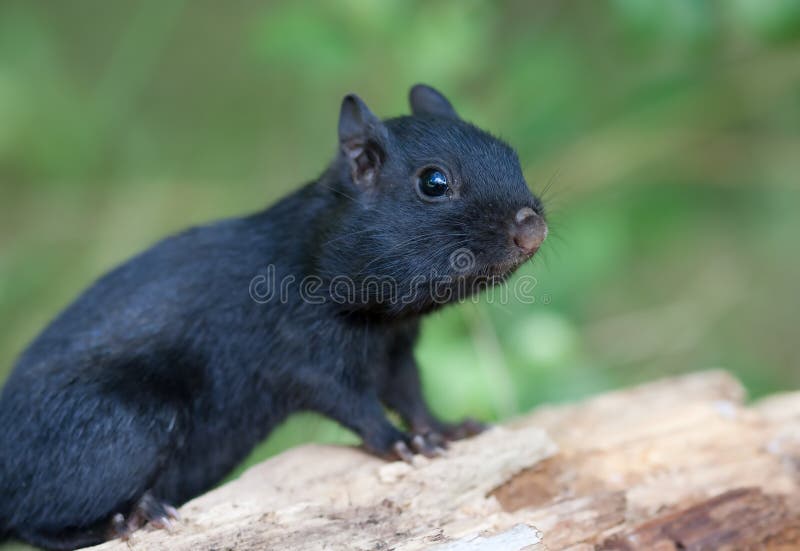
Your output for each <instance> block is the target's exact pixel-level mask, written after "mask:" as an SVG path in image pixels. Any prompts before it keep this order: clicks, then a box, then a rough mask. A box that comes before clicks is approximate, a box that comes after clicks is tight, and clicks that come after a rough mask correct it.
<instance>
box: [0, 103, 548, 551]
mask: <svg viewBox="0 0 800 551" xmlns="http://www.w3.org/2000/svg"><path fill="white" fill-rule="evenodd" d="M415 90H416V91H412V95H411V100H412V107H413V110H414V113H415V115H414V116H410V117H400V118H395V119H390V120H387V121H384V122H381V121H380V120H378V119H377V118H375V117H374V115H372V114H371V113H370V112H369V110H368V109H367V108H366V106H365V105H364V104H363V102H361V101H360V100H359V99H358V98H357V97H355V96H348V98H346V99H345V102H344V103H343V109H342V122H340V143H341V152H340V154H339V155H338V156H337V158H336V159H335V160H334V161H333V163H332V164H331V166H330V167H329V168H328V169H327V170H326V171H325V172H324V173H323V174H322V176H321V177H320V178H319V180H317V181H316V182H312V183H310V184H308V185H306V186H304V187H303V188H301V189H300V190H298V191H297V192H295V193H293V194H292V195H290V196H288V197H286V198H285V199H283V200H282V201H280V202H279V203H277V204H276V205H274V206H272V207H271V208H269V209H267V210H265V211H263V212H259V213H257V214H255V215H251V216H247V217H243V218H236V219H230V220H224V221H220V222H216V223H212V224H209V225H206V226H202V227H197V228H192V229H189V230H187V231H184V232H182V233H180V234H178V235H175V236H172V237H168V238H167V239H165V240H163V241H161V242H160V243H158V244H157V245H155V246H154V247H152V248H150V249H149V250H147V251H145V252H143V253H141V254H139V255H138V256H136V257H134V258H132V259H131V260H129V261H128V262H126V263H125V264H123V265H121V266H120V267H118V268H116V269H114V270H113V271H111V272H110V273H108V274H106V275H105V276H103V277H102V278H100V279H99V280H98V281H97V282H95V283H94V284H93V285H92V286H91V287H89V289H88V290H86V291H85V292H84V293H83V294H82V295H81V296H80V297H78V299H77V300H76V301H75V302H73V303H72V304H71V305H70V306H69V307H68V308H67V309H66V310H64V311H63V312H62V313H61V314H60V315H59V316H58V317H57V318H56V319H55V320H54V321H53V322H52V323H51V324H50V326H49V327H47V328H46V329H45V330H44V331H43V332H42V334H41V335H39V336H38V338H36V339H35V340H34V341H33V343H32V344H31V345H30V346H29V347H28V349H27V350H26V351H25V352H24V353H23V354H22V355H21V357H20V358H19V360H18V362H17V364H16V366H15V368H14V370H13V372H12V373H11V375H10V377H9V378H8V381H7V382H6V384H5V387H4V388H3V392H2V396H1V397H0V477H2V478H1V479H0V482H2V492H1V493H2V496H1V497H0V533H3V532H7V533H8V534H10V535H13V536H16V537H19V538H21V539H24V540H26V541H28V542H30V543H32V544H34V545H39V546H42V547H46V548H51V549H73V548H75V547H79V546H84V545H89V544H94V543H99V542H101V541H103V540H104V539H107V538H108V537H112V536H113V535H114V534H113V533H110V532H109V530H108V527H109V522H110V519H111V517H112V516H113V515H115V514H116V513H122V514H124V515H129V514H131V511H132V510H133V508H134V507H135V506H136V503H137V502H138V500H139V499H140V498H142V496H143V495H144V494H145V492H151V493H152V495H153V496H156V497H157V498H158V499H160V500H163V501H164V502H167V503H172V504H175V505H179V504H181V503H184V502H185V501H187V500H188V499H190V498H192V497H194V496H197V495H198V494H200V493H202V492H204V491H206V490H208V489H209V488H211V487H212V486H213V485H214V484H216V483H218V482H219V481H220V479H222V478H223V477H224V476H225V475H226V474H227V473H229V472H230V471H231V469H232V468H233V467H235V466H236V464H237V463H239V462H240V461H241V460H242V459H243V458H244V457H245V456H246V455H247V453H248V452H249V451H250V450H251V449H252V448H253V446H254V445H256V444H257V443H258V442H260V441H261V440H263V439H264V438H265V437H266V436H267V434H269V432H270V430H271V429H272V428H273V427H275V425H276V424H278V423H280V422H281V421H282V420H283V419H285V418H286V416H287V415H289V414H290V413H292V412H294V411H298V410H312V411H317V412H320V413H322V414H324V415H327V416H329V417H331V418H333V419H335V420H337V421H338V422H340V423H342V424H343V425H344V426H346V427H348V428H350V429H352V430H353V431H355V432H356V433H357V434H359V435H360V436H361V438H362V439H363V442H364V445H365V446H366V448H367V449H369V450H370V451H372V452H374V453H376V454H379V455H381V456H386V457H392V456H394V455H396V454H397V453H398V452H397V449H398V448H397V443H398V442H401V443H405V444H407V445H411V444H410V440H411V437H410V434H409V433H405V432H402V431H401V430H400V429H398V428H396V427H395V426H393V425H392V424H391V423H390V422H389V421H388V420H387V418H386V416H385V413H384V410H383V407H384V406H387V407H390V408H392V409H394V410H396V411H397V412H398V414H399V415H400V416H401V417H402V418H403V419H404V421H405V422H406V423H407V424H408V425H409V427H410V428H411V429H412V431H417V432H424V431H433V432H441V433H445V434H450V435H453V436H457V435H459V433H458V431H457V430H455V429H456V428H457V427H454V426H448V425H446V424H444V423H441V422H440V421H438V420H437V419H435V418H434V417H433V416H432V415H431V414H430V412H429V411H428V408H427V406H426V405H425V403H424V401H423V398H422V393H421V389H420V385H419V379H418V375H417V367H416V364H415V362H414V359H413V355H412V348H413V345H414V341H415V339H416V335H417V331H418V318H419V315H420V314H421V313H424V312H427V311H430V310H432V309H434V308H436V307H437V306H439V305H440V304H441V303H442V302H449V301H453V300H457V299H458V298H459V297H462V296H465V295H466V294H468V293H469V292H472V289H469V288H461V287H460V285H461V284H465V283H473V282H475V281H477V279H478V278H479V277H480V276H486V275H489V276H498V277H501V278H502V277H505V276H507V275H508V274H509V273H510V272H511V271H513V269H514V268H516V266H518V265H519V263H521V262H522V261H524V260H525V259H526V258H527V256H526V255H522V254H520V253H519V251H518V250H516V249H514V246H513V243H511V242H510V240H509V233H508V232H509V229H508V228H509V225H510V224H512V223H513V220H514V214H515V213H516V212H517V211H518V209H520V208H521V207H525V206H528V207H531V208H533V209H534V210H535V211H537V212H538V213H539V214H542V212H541V205H540V203H539V201H538V200H537V199H536V198H534V197H533V196H532V195H531V193H530V192H529V191H528V188H527V186H526V184H525V181H524V179H523V176H522V173H521V170H520V167H519V162H518V160H517V157H516V154H515V153H514V151H513V150H512V149H511V148H510V147H508V146H507V145H505V144H504V143H502V142H500V141H499V140H497V139H495V138H493V137H492V136H490V135H488V134H487V133H485V132H483V131H481V130H479V129H477V128H475V127H474V126H472V125H470V124H468V123H466V122H463V121H461V120H459V119H458V118H457V117H456V116H455V112H454V111H452V107H451V106H450V104H449V102H447V100H445V99H444V98H443V97H442V96H441V95H440V94H438V92H435V91H434V90H433V89H431V88H427V87H416V88H415ZM437 96H438V97H437ZM415 98H416V99H415ZM440 100H443V101H444V103H442V101H440ZM429 165H435V166H437V167H441V168H443V169H444V170H446V172H447V173H448V175H449V179H450V181H451V184H452V186H453V195H452V197H449V198H447V199H446V200H443V201H439V202H426V201H425V200H423V198H421V197H420V195H419V193H418V192H417V190H416V185H417V183H416V176H417V174H418V172H419V170H420V169H421V168H423V167H425V166H429ZM459 249H468V250H469V251H470V254H472V255H474V260H475V262H474V265H470V266H469V267H468V270H467V271H466V272H465V271H463V270H455V271H454V269H453V266H452V260H451V255H452V254H453V253H454V251H457V250H459ZM270 270H272V276H270V274H269V271H270ZM431 275H433V276H434V278H435V279H437V281H439V282H441V281H444V283H443V284H442V285H443V287H445V288H447V289H450V290H454V292H453V293H452V295H450V296H448V297H447V298H446V299H445V300H434V299H433V298H432V296H431V293H430V292H429V291H430V289H429V286H428V283H429V281H430V279H431ZM267 276H270V277H272V281H279V280H281V279H282V278H285V277H286V276H293V277H294V278H295V280H294V281H295V283H294V284H292V285H290V286H289V287H288V290H287V291H286V293H285V296H284V297H272V300H269V301H265V300H260V298H263V297H260V295H259V296H258V297H257V299H254V297H253V292H252V291H253V288H254V287H253V284H254V281H256V282H258V281H262V283H263V282H264V281H267V280H268V277H267ZM305 276H315V277H318V278H319V279H318V282H319V287H318V290H317V292H316V296H318V297H322V300H315V301H309V300H304V299H303V298H302V297H301V295H300V284H299V282H300V280H301V279H302V278H303V277H305ZM337 276H348V277H349V278H352V280H353V281H354V288H355V289H358V288H359V285H365V284H367V283H368V281H369V280H370V278H384V280H385V279H386V278H391V281H392V282H393V284H394V285H395V287H394V290H393V291H392V292H396V293H397V294H400V293H401V292H410V295H409V296H410V297H411V298H410V299H409V300H407V301H405V302H404V303H399V302H398V301H396V300H386V298H387V297H386V296H385V295H382V294H381V293H379V292H377V291H374V292H370V293H366V294H365V295H364V296H361V294H358V296H354V297H351V299H352V300H348V301H346V302H345V303H343V302H342V301H340V300H333V299H332V295H331V292H330V289H331V287H330V283H331V282H332V281H334V280H335V278H336V277H337ZM420 276H424V277H423V278H420ZM259 277H261V278H262V279H261V280H259ZM254 278H255V279H254ZM448 278H449V279H448ZM422 280H427V281H422ZM284 281H285V280H284ZM259 297H260V298H259ZM281 298H283V299H285V300H281ZM395 298H396V297H395ZM448 431H450V432H448Z"/></svg>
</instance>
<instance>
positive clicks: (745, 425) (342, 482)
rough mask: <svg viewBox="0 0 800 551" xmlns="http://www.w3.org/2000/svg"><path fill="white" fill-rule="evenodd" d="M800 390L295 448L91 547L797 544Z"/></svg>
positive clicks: (591, 403)
mask: <svg viewBox="0 0 800 551" xmlns="http://www.w3.org/2000/svg"><path fill="white" fill-rule="evenodd" d="M798 484H800V392H793V393H786V394H780V395H776V396H773V397H769V398H766V399H763V400H760V401H758V402H756V403H754V404H750V405H745V403H744V391H743V389H742V387H741V385H740V384H739V383H738V382H737V381H736V380H735V379H734V378H732V377H731V376H730V375H728V374H727V373H724V372H720V371H714V372H704V373H698V374H693V375H687V376H683V377H678V378H673V379H666V380H662V381H658V382H655V383H650V384H646V385H643V386H639V387H636V388H632V389H627V390H621V391H617V392H612V393H608V394H603V395H600V396H597V397H594V398H590V399H587V400H585V401H583V402H580V403H576V404H568V405H556V406H544V407H541V408H538V409H536V410H534V411H533V412H531V413H530V414H528V415H526V416H524V417H521V418H518V419H515V420H513V421H511V422H508V423H506V424H504V425H502V426H497V427H494V428H492V429H491V430H489V431H488V432H486V433H484V434H482V435H480V436H477V437H475V438H471V439H469V440H465V441H462V442H457V443H455V444H453V446H452V447H451V449H450V450H448V453H447V456H446V457H443V458H437V459H433V460H428V459H425V458H423V457H418V458H416V459H415V464H414V465H413V466H412V465H407V464H405V463H400V462H396V463H386V462H384V461H381V460H379V459H376V458H373V457H370V456H368V455H366V454H365V453H363V452H361V451H359V450H358V449H353V448H348V447H337V446H321V445H307V446H302V447H298V448H295V449H292V450H289V451H287V452H285V453H283V454H281V455H279V456H277V457H274V458H272V459H270V460H267V461H265V462H263V463H261V464H260V465H257V466H255V467H253V468H251V469H250V470H248V471H247V472H245V473H244V474H243V475H242V476H241V477H240V478H239V479H237V480H234V481H232V482H230V483H228V484H226V485H224V486H222V487H220V488H217V489H215V490H213V491H211V492H209V493H208V494H206V495H203V496H201V497H199V498H197V499H195V500H193V501H191V502H189V503H187V504H186V505H184V506H183V507H182V508H181V515H182V521H181V522H180V523H179V525H178V527H177V528H176V529H175V530H174V531H173V532H172V533H168V532H165V531H163V530H151V529H144V530H141V531H139V532H137V533H136V534H135V535H134V537H133V538H132V539H131V541H130V542H128V544H127V545H126V544H125V543H121V542H109V543H106V544H104V545H101V546H98V547H95V548H93V549H96V550H97V551H100V550H103V551H129V549H130V547H129V546H132V547H133V548H134V549H137V548H138V549H148V550H149V549H169V550H187V551H188V550H192V551H211V550H217V551H223V550H256V549H258V550H263V549H277V550H282V551H290V550H304V551H306V550H310V551H315V550H320V551H321V550H374V551H384V550H386V551H388V550H396V551H411V550H418V549H432V550H435V551H476V550H491V551H493V550H502V551H515V550H526V551H531V550H557V549H568V550H571V551H585V550H595V549H596V550H634V549H644V550H653V551H677V550H705V549H708V550H721V549H730V550H746V549H770V550H789V549H800V492H798Z"/></svg>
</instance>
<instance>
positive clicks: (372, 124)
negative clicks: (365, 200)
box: [339, 94, 388, 186]
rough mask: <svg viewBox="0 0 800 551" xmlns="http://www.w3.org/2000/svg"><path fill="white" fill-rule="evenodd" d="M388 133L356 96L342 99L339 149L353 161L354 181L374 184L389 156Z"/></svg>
mask: <svg viewBox="0 0 800 551" xmlns="http://www.w3.org/2000/svg"><path fill="white" fill-rule="evenodd" d="M387 135H388V132H387V130H386V127H385V126H384V125H383V123H382V122H381V120H380V119H379V118H378V117H376V116H375V115H374V114H373V113H372V111H370V110H369V107H367V105H366V104H365V103H364V102H363V101H362V100H361V98H359V97H358V96H357V95H355V94H348V95H346V96H345V97H344V99H343V100H342V107H341V109H340V111H339V147H341V149H342V153H344V155H345V157H346V158H347V159H348V161H349V162H350V167H351V170H352V174H353V181H354V182H355V183H356V184H359V185H363V186H368V185H372V184H374V183H375V180H376V179H377V175H378V170H379V169H380V166H381V164H382V163H383V160H384V158H385V156H386V150H385V148H384V145H383V144H384V143H385V142H386V137H387Z"/></svg>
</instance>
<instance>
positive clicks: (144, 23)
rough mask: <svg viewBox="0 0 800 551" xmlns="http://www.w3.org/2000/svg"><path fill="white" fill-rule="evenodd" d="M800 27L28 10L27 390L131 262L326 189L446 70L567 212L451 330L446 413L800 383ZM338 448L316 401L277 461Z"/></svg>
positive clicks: (430, 385) (731, 5)
mask: <svg viewBox="0 0 800 551" xmlns="http://www.w3.org/2000/svg"><path fill="white" fill-rule="evenodd" d="M798 38H800V2H798V1H797V0H736V1H734V2H723V1H721V0H719V1H711V0H709V1H699V0H676V1H674V2H672V1H670V2H666V1H662V2H657V1H652V2H651V1H647V2H646V1H639V0H616V1H614V2H611V3H601V2H580V3H578V2H575V3H564V2H558V1H556V0H552V1H546V2H522V1H507V2H496V3H489V2H479V1H477V0H470V1H455V0H454V1H444V2H423V1H421V0H419V1H413V2H412V1H403V0H388V1H382V2H366V1H358V0H348V1H345V2H334V1H332V0H331V1H325V2H313V3H312V2H306V1H300V2H288V1H287V2H284V1H281V2H270V3H263V4H262V3H252V2H226V3H225V4H224V5H223V4H221V3H219V2H214V1H210V0H205V1H196V2H195V1H193V2H180V1H155V0H148V1H144V2H134V3H129V4H121V3H116V2H112V3H109V2H103V1H101V0H95V1H83V0H80V1H77V2H69V3H58V2H45V1H23V0H18V1H14V0H8V1H6V2H3V3H2V4H0V121H2V123H0V327H2V328H3V330H2V331H0V378H1V377H2V376H3V375H4V374H5V373H7V371H8V370H9V369H10V367H11V365H12V362H13V358H14V357H15V355H16V354H18V353H19V351H20V350H21V349H22V347H23V346H24V345H25V343H26V342H27V341H29V340H30V339H31V338H32V337H33V336H34V335H35V333H36V332H37V331H38V330H39V329H40V328H41V327H42V326H43V325H44V324H45V323H46V322H47V321H48V320H49V319H50V318H51V317H52V316H53V315H54V314H55V313H56V312H57V311H58V310H59V309H60V308H61V307H63V306H64V305H65V304H66V303H67V302H68V301H69V300H70V299H71V298H72V297H74V296H75V294H76V293H77V292H79V291H80V290H81V289H82V288H83V287H85V286H86V285H87V284H88V283H89V282H90V281H91V280H92V279H93V278H94V277H96V276H98V275H99V274H101V273H102V272H103V271H105V270H107V269H108V268H110V267H111V266H113V265H114V264H116V263H118V262H120V261H122V260H124V259H125V258H127V257H128V256H130V255H131V254H133V253H134V252H136V251H138V250H140V249H142V248H144V247H146V246H147V245H149V244H150V243H152V242H154V241H155V240H157V239H158V238H159V237H161V236H163V235H165V234H167V233H169V232H172V231H175V230H177V229H180V228H182V227H184V226H187V225H189V224H194V223H199V222H202V221H204V220H209V219H213V218H218V217H223V216H228V215H233V214H236V213H241V212H245V211H249V210H252V209H253V208H256V206H258V205H262V204H263V205H266V204H268V203H270V202H271V201H274V200H275V199H277V198H278V197H280V196H281V195H283V194H284V193H286V192H287V191H289V190H291V189H293V188H295V187H297V186H299V185H300V184H301V183H302V182H303V181H306V180H308V179H311V178H313V177H315V175H316V174H317V173H318V172H319V171H320V170H321V169H322V167H323V166H324V164H325V163H326V162H327V160H328V159H329V158H330V157H331V155H332V154H333V152H334V147H335V135H336V132H335V123H336V116H337V113H338V104H339V101H340V98H341V96H342V95H344V94H345V93H347V92H350V91H356V92H358V93H359V94H360V95H361V96H362V97H364V98H365V99H366V100H367V102H368V103H369V104H370V106H372V107H373V109H374V110H375V111H376V112H378V113H380V114H382V115H392V114H399V113H404V112H406V111H407V106H406V105H405V101H406V100H405V98H406V93H407V90H408V87H409V86H410V85H411V84H413V83H415V82H419V81H421V82H428V83H430V84H433V85H435V86H437V87H440V88H441V89H442V90H444V91H445V92H446V93H447V94H448V95H449V96H450V97H451V99H452V101H453V103H454V105H455V106H456V108H457V109H458V110H459V112H460V113H462V114H463V115H464V116H465V118H467V119H470V120H473V121H474V122H476V123H477V124H478V125H480V126H484V127H487V128H489V129H491V130H493V131H494V132H497V133H498V134H500V135H502V136H503V137H504V138H506V139H508V140H509V141H510V142H511V143H512V144H513V145H514V146H515V147H517V148H518V150H519V153H520V158H521V159H522V161H523V165H524V168H525V172H526V176H527V178H528V181H529V183H530V185H531V187H532V188H533V189H534V190H535V191H539V192H544V195H545V199H546V200H547V205H548V207H549V209H550V212H551V214H550V221H551V228H552V232H551V237H550V238H549V240H548V242H547V243H546V244H545V247H544V249H543V251H542V253H541V255H540V256H537V258H536V260H535V261H534V263H533V264H532V265H531V266H527V267H525V268H524V271H525V273H528V274H532V275H534V276H535V277H536V279H537V284H536V288H535V290H536V292H535V294H536V301H535V303H534V304H522V303H515V302H513V301H512V302H508V303H506V304H498V303H496V301H494V303H491V304H490V303H489V302H490V301H488V300H486V299H483V300H482V301H480V302H479V303H478V304H473V303H467V304H464V305H461V306H459V307H457V308H452V309H450V310H447V311H445V312H442V313H440V314H437V315H435V316H433V317H432V318H431V319H429V320H427V321H426V323H425V334H424V337H423V339H422V342H421V345H420V348H419V351H418V356H419V359H420V361H421V363H422V365H423V368H424V374H423V375H424V378H425V381H426V383H427V390H428V393H429V395H430V396H431V397H432V398H433V402H434V404H435V407H436V409H437V410H438V411H439V412H440V413H441V414H443V415H445V416H448V417H458V416H461V415H465V414H471V415H476V416H479V417H484V418H487V419H499V418H502V417H506V416H509V415H513V414H515V413H518V412H521V411H524V410H526V409H529V408H530V407H532V406H534V405H536V404H538V403H540V402H542V401H544V400H566V399H573V398H576V397H579V396H581V395H585V394H587V393H590V392H596V391H598V390H601V389H605V388H611V387H616V386H618V385H622V384H630V383H632V382H636V381H640V380H645V379H649V378H652V377H656V376H662V375H666V374H670V373H677V372H682V371H688V370H696V369H703V368H709V367H724V368H728V369H731V370H733V371H734V372H735V373H737V374H738V375H739V376H741V377H742V378H743V379H744V380H745V381H746V383H747V384H748V386H749V388H750V389H751V391H752V392H753V393H754V394H762V393H765V392H769V391H775V390H779V389H784V388H789V387H795V386H797V384H798V383H799V382H800V375H798V372H797V371H796V370H794V369H792V368H793V363H794V362H795V360H794V358H795V356H796V346H795V340H796V335H795V333H796V326H797V324H798V322H800V317H798V316H799V314H798V310H797V290H796V286H797V283H796V282H797V281H798V277H799V276H800V260H798V258H797V255H796V254H795V252H796V248H797V244H796V240H797V235H798V233H799V232H800V217H798V216H797V210H798V207H800V186H798V177H797V175H798V174H800V155H798V151H800V102H798V97H800V95H799V94H800V63H798V59H800V44H798V42H797V39H798ZM545 190H546V191H545ZM512 284H513V283H512ZM312 439H316V440H323V441H352V436H351V435H348V434H347V432H346V431H344V430H343V429H340V428H338V427H336V426H334V425H332V424H331V423H329V422H327V421H323V420H320V419H318V418H316V417H313V416H302V417H300V418H298V419H294V420H292V421H291V422H290V423H289V424H287V426H285V427H283V428H282V429H281V430H280V431H279V432H278V433H277V434H275V435H274V436H273V437H272V438H271V439H270V441H269V442H268V443H266V445H265V446H262V447H261V448H259V449H258V450H257V451H256V452H255V453H254V455H253V457H252V458H251V460H250V461H256V460H259V459H261V458H263V457H265V456H267V455H270V454H273V453H276V452H278V451H280V450H281V449H284V448H286V447H287V446H290V445H294V444H297V443H300V442H302V441H306V440H312ZM348 439H350V440H348Z"/></svg>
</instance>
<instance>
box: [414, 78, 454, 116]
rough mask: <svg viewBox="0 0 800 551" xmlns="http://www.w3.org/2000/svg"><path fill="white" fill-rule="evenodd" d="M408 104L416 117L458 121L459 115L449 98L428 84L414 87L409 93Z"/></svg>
mask: <svg viewBox="0 0 800 551" xmlns="http://www.w3.org/2000/svg"><path fill="white" fill-rule="evenodd" d="M408 102H409V103H410V104H411V113H413V114H414V115H417V116H425V115H428V116H434V117H445V118H448V119H458V113H456V110H455V109H453V106H452V105H451V104H450V102H449V101H447V98H446V97H444V96H443V95H442V94H440V93H439V92H438V91H437V90H435V89H434V88H431V87H430V86H428V85H426V84H416V85H414V86H412V87H411V91H410V92H409V93H408Z"/></svg>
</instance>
